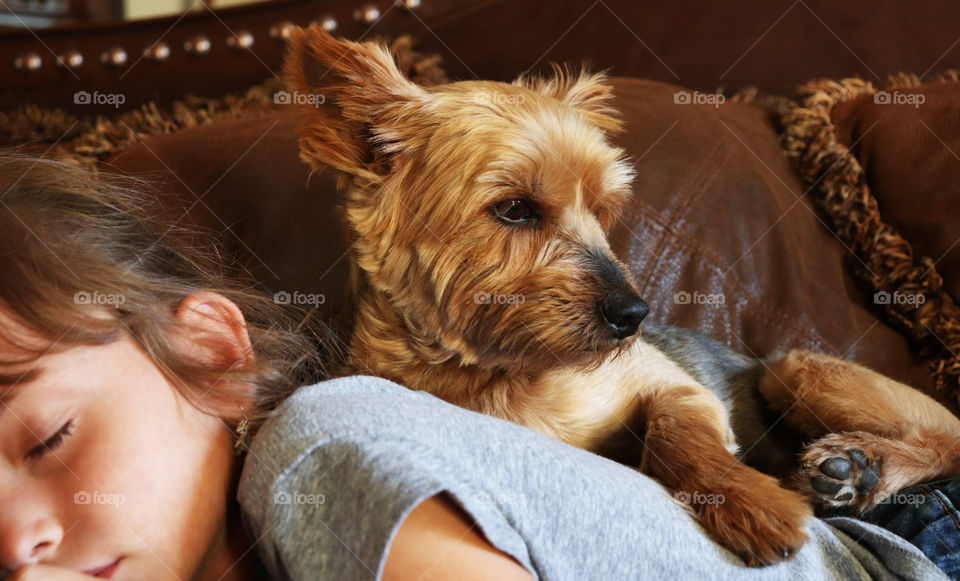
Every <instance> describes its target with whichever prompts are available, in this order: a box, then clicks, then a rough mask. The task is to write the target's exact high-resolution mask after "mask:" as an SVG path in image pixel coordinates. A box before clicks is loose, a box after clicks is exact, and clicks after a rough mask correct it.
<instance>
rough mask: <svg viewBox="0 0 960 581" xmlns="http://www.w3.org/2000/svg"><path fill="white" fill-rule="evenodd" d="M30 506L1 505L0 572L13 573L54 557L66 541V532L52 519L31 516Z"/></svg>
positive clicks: (35, 514) (49, 517) (8, 500)
mask: <svg viewBox="0 0 960 581" xmlns="http://www.w3.org/2000/svg"><path fill="white" fill-rule="evenodd" d="M25 504H27V503H21V502H17V500H16V499H12V500H11V499H9V498H7V499H4V501H2V502H0V571H3V572H8V571H14V570H16V569H17V568H19V567H22V566H24V565H29V564H32V563H38V562H39V561H40V560H42V559H43V558H44V557H47V556H49V555H51V554H53V553H54V552H55V551H56V549H57V547H59V545H60V541H61V540H62V539H63V534H64V531H63V528H62V527H61V526H60V524H59V523H58V522H57V520H56V519H55V518H53V517H52V516H50V515H44V514H38V513H37V512H36V510H35V508H34V511H33V514H32V515H31V514H28V513H27V512H26V510H27V509H28V507H27V506H25Z"/></svg>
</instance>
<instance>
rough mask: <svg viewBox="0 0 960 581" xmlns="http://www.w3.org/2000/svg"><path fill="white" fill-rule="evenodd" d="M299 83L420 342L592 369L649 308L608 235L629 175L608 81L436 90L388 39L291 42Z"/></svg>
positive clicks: (315, 131)
mask: <svg viewBox="0 0 960 581" xmlns="http://www.w3.org/2000/svg"><path fill="white" fill-rule="evenodd" d="M285 72H286V74H287V77H288V81H289V82H290V84H291V87H290V88H291V90H296V91H299V92H302V93H319V94H323V95H324V99H325V104H324V105H320V106H319V107H318V108H317V111H316V113H313V114H309V115H308V116H307V117H306V118H305V120H304V122H303V123H302V126H301V134H302V137H301V152H302V156H303V158H304V159H305V160H306V161H307V162H309V163H311V164H313V165H314V167H318V168H319V167H323V166H327V165H330V166H333V167H335V168H336V169H339V170H341V171H343V172H345V173H346V174H348V175H349V176H351V180H350V187H349V190H348V191H349V193H348V202H347V219H348V221H349V224H350V226H351V227H352V229H353V230H354V232H355V233H356V234H357V235H358V240H357V241H356V244H355V246H354V260H355V263H356V265H357V266H359V268H360V269H361V270H362V271H363V273H364V275H365V279H366V280H365V282H366V284H368V285H369V286H371V287H372V288H373V289H375V290H376V291H378V292H379V293H382V294H383V295H385V296H386V297H388V299H389V301H390V303H391V305H392V306H393V307H394V308H395V309H397V310H398V311H399V312H401V313H402V314H403V315H404V317H405V319H406V321H407V323H408V326H409V327H410V331H411V333H413V334H415V335H417V336H418V337H422V338H427V339H428V340H430V341H433V342H436V343H439V344H441V345H442V346H443V347H444V348H446V349H448V350H450V351H452V352H455V353H456V354H457V355H459V356H460V357H461V358H462V359H463V361H464V362H465V363H469V364H477V365H481V366H483V367H486V368H490V369H503V370H516V369H519V368H520V367H523V368H524V369H527V370H536V369H545V368H550V367H555V366H558V365H569V364H574V365H585V366H589V365H597V364H599V363H600V360H601V359H602V357H598V354H606V353H608V352H610V351H611V350H614V349H617V348H618V347H623V346H625V345H626V343H627V342H629V341H630V340H631V338H632V337H633V336H634V335H635V334H636V332H637V330H638V327H639V324H640V321H641V320H642V319H643V317H644V316H645V315H646V313H647V306H646V304H645V303H644V302H643V301H642V300H641V299H640V297H639V296H638V295H637V293H636V291H635V288H634V284H633V281H632V279H631V277H630V275H629V272H628V271H627V269H626V268H625V267H624V266H623V264H622V263H621V262H620V261H618V260H617V259H616V257H615V256H614V255H613V253H612V252H611V250H610V247H609V244H608V243H607V238H606V234H607V232H608V231H609V229H610V228H611V226H612V225H613V224H614V222H615V221H616V220H617V218H618V216H619V214H620V211H621V207H622V205H623V204H624V202H625V201H626V199H627V198H628V197H629V195H630V182H631V181H632V178H633V172H632V169H631V168H630V166H629V165H628V164H627V163H626V161H625V160H624V159H623V152H622V151H621V150H619V149H617V148H615V147H613V146H611V145H610V143H609V142H608V140H607V136H606V132H608V131H616V130H619V128H620V124H619V121H618V120H617V119H616V118H615V117H614V116H613V111H612V110H610V109H609V108H608V106H607V104H606V103H607V101H608V99H609V98H610V96H611V95H610V90H609V87H608V86H607V85H605V84H604V83H603V78H602V77H600V76H589V75H585V74H580V75H571V74H569V73H565V72H564V71H561V70H557V71H556V75H557V76H556V77H555V78H553V79H549V80H543V79H532V80H528V79H519V80H518V81H516V82H515V83H513V84H503V83H494V82H482V81H469V82H459V83H452V84H448V85H441V86H438V87H433V88H429V89H425V88H422V87H419V86H417V85H415V84H413V83H411V82H409V81H408V80H406V79H405V78H404V77H403V76H402V75H401V74H400V73H399V71H398V70H397V68H396V66H395V65H394V62H393V59H392V57H391V56H390V55H389V54H388V53H387V52H386V50H384V49H382V48H381V47H379V46H376V45H372V44H355V43H348V42H342V41H337V40H334V39H333V38H332V37H330V36H329V35H327V34H326V33H324V32H322V31H321V30H319V29H318V28H312V29H309V30H305V31H301V32H299V33H298V34H297V35H295V36H294V38H293V39H292V44H291V53H290V56H289V57H288V61H287V64H286V69H285Z"/></svg>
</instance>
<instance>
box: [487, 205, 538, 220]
mask: <svg viewBox="0 0 960 581" xmlns="http://www.w3.org/2000/svg"><path fill="white" fill-rule="evenodd" d="M493 213H494V214H495V215H496V216H497V218H499V219H500V220H502V221H504V222H507V223H508V224H527V223H532V222H536V221H537V220H539V219H540V216H539V214H537V212H536V211H535V210H534V209H533V208H532V207H531V205H530V203H529V202H527V201H525V200H518V199H512V200H503V201H500V202H497V203H496V204H494V205H493Z"/></svg>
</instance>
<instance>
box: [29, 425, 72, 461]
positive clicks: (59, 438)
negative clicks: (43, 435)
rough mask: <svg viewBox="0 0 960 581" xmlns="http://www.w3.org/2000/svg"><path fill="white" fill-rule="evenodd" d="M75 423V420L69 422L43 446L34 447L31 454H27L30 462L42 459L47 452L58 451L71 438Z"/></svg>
mask: <svg viewBox="0 0 960 581" xmlns="http://www.w3.org/2000/svg"><path fill="white" fill-rule="evenodd" d="M73 427H74V422H73V420H72V419H71V420H69V421H67V423H65V424H64V425H63V427H62V428H60V429H59V430H57V432H56V433H55V434H54V435H52V436H50V437H49V438H47V439H46V441H44V442H43V443H42V444H38V445H36V446H34V447H33V448H32V449H31V450H30V451H29V452H27V458H28V459H30V460H36V459H38V458H42V457H43V456H44V455H45V454H46V453H47V452H50V451H53V450H56V449H57V448H58V447H59V446H60V445H61V444H63V442H64V441H65V440H66V439H67V438H68V437H70V434H72V433H73Z"/></svg>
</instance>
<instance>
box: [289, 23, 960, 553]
mask: <svg viewBox="0 0 960 581" xmlns="http://www.w3.org/2000/svg"><path fill="white" fill-rule="evenodd" d="M285 73H286V75H287V79H288V83H289V90H290V91H298V92H300V93H302V94H308V95H309V94H322V95H324V97H325V101H326V104H325V105H323V106H320V107H313V106H310V107H307V110H308V111H310V113H307V114H306V115H305V117H304V120H303V122H302V126H301V140H300V144H301V157H302V158H303V159H304V160H305V161H306V162H308V163H310V164H312V165H313V167H314V168H317V169H320V168H323V167H333V168H335V169H336V170H339V171H340V172H343V174H344V176H345V177H346V179H345V180H344V181H343V182H342V185H343V187H345V188H346V191H347V201H346V219H347V222H348V224H349V227H350V229H351V230H352V233H353V235H354V237H355V240H353V241H352V242H354V244H353V247H352V259H353V267H352V268H353V270H352V283H353V287H354V292H355V295H354V299H355V307H356V314H355V317H356V318H355V327H354V331H353V336H352V340H351V344H350V365H351V367H352V369H353V370H355V371H356V372H359V373H368V374H375V375H379V376H382V377H385V378H388V379H391V380H393V381H396V382H398V383H400V384H403V385H405V386H407V387H409V388H412V389H417V390H424V391H427V392H430V393H433V394H435V395H437V396H439V397H441V398H443V399H445V400H447V401H449V402H452V403H454V404H457V405H459V406H462V407H465V408H468V409H471V410H475V411H478V412H482V413H485V414H490V415H493V416H497V417H500V418H503V419H506V420H510V421H513V422H517V423H519V424H523V425H525V426H528V427H530V428H532V429H534V430H537V431H539V432H542V433H544V434H548V435H550V436H553V437H555V438H558V439H560V440H562V441H564V442H568V443H570V444H573V445H574V446H579V447H581V448H585V449H587V450H591V451H594V452H598V453H600V454H604V455H606V456H608V457H611V458H613V459H615V460H618V461H621V462H624V463H627V464H630V465H632V466H636V467H637V468H639V469H640V470H641V471H642V472H644V473H646V474H649V475H651V476H653V477H654V478H656V479H658V480H659V481H660V482H661V483H663V485H664V486H666V487H667V488H669V489H670V490H671V491H673V492H674V493H675V494H676V495H677V497H678V498H682V499H684V500H686V501H688V504H689V506H690V508H691V510H692V511H693V512H694V513H695V514H696V516H697V517H698V518H699V520H700V522H702V523H703V525H704V526H705V527H706V529H707V530H708V531H709V532H710V533H711V534H712V535H713V536H714V537H715V538H716V539H717V540H718V541H720V542H721V543H723V544H724V545H726V546H727V547H729V548H730V549H732V550H733V551H735V552H736V553H737V554H738V555H740V556H741V557H742V558H743V559H744V560H745V561H746V562H747V563H748V564H751V565H765V564H770V563H775V562H778V561H780V560H783V559H786V558H789V557H790V556H791V555H793V553H794V552H795V551H796V550H797V549H798V548H799V547H800V546H801V545H802V544H803V543H804V541H805V540H806V538H807V536H806V534H805V532H804V530H803V528H804V523H805V522H806V521H807V519H808V518H809V517H810V515H811V508H810V505H809V503H808V502H807V501H806V499H805V498H804V496H803V495H802V494H801V493H798V492H796V491H793V490H787V489H785V488H782V487H781V486H780V485H779V483H778V481H777V479H775V478H773V477H771V476H768V475H766V474H763V473H761V472H759V471H758V470H756V469H754V468H752V467H749V466H747V465H746V464H744V463H741V462H740V461H739V460H738V458H737V456H736V453H737V450H738V447H737V442H738V441H739V442H740V444H742V445H745V446H749V447H750V448H751V450H756V451H758V452H760V453H759V454H758V453H755V454H754V457H753V458H752V459H751V458H749V457H748V458H746V459H745V460H746V461H747V462H751V460H752V463H753V464H754V465H756V466H760V467H762V468H765V469H768V470H769V471H770V472H771V473H775V474H777V475H778V476H784V477H786V472H787V470H788V469H789V470H790V471H792V472H793V473H794V477H793V478H794V480H793V483H794V484H795V485H796V487H797V488H799V489H800V490H801V491H802V492H803V493H805V494H807V495H808V496H809V497H810V498H811V499H813V500H814V501H815V502H816V503H817V504H819V505H823V506H832V507H842V506H850V507H853V508H855V509H866V508H869V507H871V506H873V505H874V504H875V503H876V502H877V501H878V500H879V499H881V498H882V497H883V495H884V494H888V493H890V492H893V491H895V490H897V489H900V488H902V487H904V486H907V485H911V484H914V483H918V482H921V481H925V480H927V479H931V478H934V477H939V476H944V475H947V474H950V473H955V472H960V447H958V444H960V420H957V418H955V417H953V416H952V415H951V414H950V413H949V412H948V411H947V410H946V409H945V408H942V407H940V406H939V405H938V404H936V403H935V402H934V401H933V400H932V399H930V398H928V397H926V396H924V395H922V394H920V393H919V392H917V391H915V390H913V389H911V388H910V387H908V386H905V385H902V384H899V383H896V382H894V381H893V380H890V379H888V378H886V377H884V376H881V375H879V374H876V373H874V372H872V371H869V370H867V369H865V368H862V367H860V366H857V365H855V364H852V363H848V362H844V361H841V360H837V359H833V358H830V357H826V356H823V355H817V354H813V353H805V352H791V353H790V354H789V355H787V356H785V357H782V358H779V359H776V360H773V361H769V362H766V363H761V362H759V361H756V360H752V359H749V358H746V357H743V356H741V355H738V354H735V353H733V352H732V351H730V350H729V349H727V348H726V347H724V346H722V345H720V344H719V343H716V342H714V341H712V340H710V339H707V338H705V337H702V336H700V335H698V334H696V333H693V332H692V331H686V330H683V329H673V328H664V327H657V326H653V325H649V324H645V325H644V332H643V337H641V336H640V335H639V334H638V329H639V325H640V322H641V320H642V319H643V318H644V316H645V315H646V314H647V305H646V304H645V303H644V302H643V300H642V299H641V298H640V297H639V296H638V294H637V292H636V290H635V285H634V282H633V280H632V276H631V274H630V272H629V271H628V270H627V268H625V267H624V265H623V263H622V262H620V261H619V260H618V259H617V257H616V256H614V255H613V253H612V252H611V250H610V246H609V244H608V242H607V238H606V235H607V232H608V231H609V229H610V228H611V226H612V225H613V224H614V223H615V222H616V221H617V219H618V216H619V215H620V212H621V208H622V207H623V205H624V203H625V202H626V201H627V199H628V198H629V197H630V195H631V189H630V188H631V181H632V179H633V170H632V168H631V166H630V165H629V164H628V163H627V161H626V160H625V159H624V152H623V151H621V150H620V149H617V148H616V147H614V146H612V145H611V144H610V142H609V141H608V134H610V133H613V132H617V131H620V130H621V123H620V121H619V120H618V119H617V117H616V113H615V111H614V110H613V109H611V106H610V99H611V97H612V95H611V90H610V87H609V86H608V85H607V84H605V82H604V77H603V76H601V75H588V74H585V73H584V74H570V73H568V72H565V71H563V70H562V69H558V70H557V71H556V74H555V76H554V77H553V78H549V79H538V78H532V79H530V78H521V79H519V80H517V81H516V82H514V83H513V84H503V83H496V82H483V81H467V82H458V83H451V84H447V85H441V86H436V87H431V88H424V87H421V86H418V85H416V84H414V83H412V82H410V81H409V80H407V79H406V78H404V76H403V75H402V74H401V73H400V72H399V71H398V69H397V67H396V65H395V63H394V60H393V58H392V57H391V55H390V54H389V52H388V51H387V50H386V49H385V48H384V47H382V46H379V45H375V44H370V43H362V44H358V43H352V42H345V41H338V40H336V39H334V38H333V37H331V36H329V35H328V34H326V33H325V32H323V31H322V30H321V29H319V28H318V27H312V28H310V29H306V30H299V31H297V32H296V33H295V34H294V36H293V38H292V39H291V46H290V53H289V55H288V58H287V62H286V65H285ZM761 399H762V400H763V401H764V402H765V403H764V404H762V405H765V406H769V408H772V409H773V410H774V411H775V412H776V414H778V415H779V414H783V415H784V416H785V423H786V424H788V425H789V426H792V428H793V429H794V430H795V431H796V432H797V433H798V434H799V435H800V437H802V438H805V439H807V440H808V441H809V440H816V439H819V440H818V441H814V442H813V443H812V444H810V445H809V446H807V447H806V449H805V450H804V452H803V454H804V456H803V461H802V465H801V467H800V470H799V471H798V470H797V468H798V467H797V465H796V464H797V463H796V461H795V458H793V457H792V455H791V454H790V453H789V451H788V452H785V453H784V452H782V451H778V450H780V448H779V447H778V446H779V443H776V442H773V443H772V442H770V441H768V436H765V433H766V432H767V431H768V430H767V427H768V426H766V425H765V424H764V422H763V418H764V416H763V413H762V412H761V411H760V409H761V408H762V405H761V403H760V402H761ZM731 409H734V410H736V414H735V415H734V416H733V422H731ZM731 424H733V425H731ZM735 432H736V435H734V434H735ZM833 432H842V433H840V434H836V435H829V434H831V433H833ZM775 444H776V445H775ZM787 465H789V466H787ZM717 499H722V500H720V501H718V500H717Z"/></svg>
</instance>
